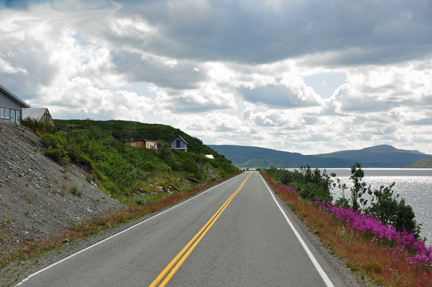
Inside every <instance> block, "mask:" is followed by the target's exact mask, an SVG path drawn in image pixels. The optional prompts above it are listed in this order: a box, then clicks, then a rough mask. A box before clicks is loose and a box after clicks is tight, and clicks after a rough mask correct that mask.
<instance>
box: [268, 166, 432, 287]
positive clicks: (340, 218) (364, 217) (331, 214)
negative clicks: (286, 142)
mask: <svg viewBox="0 0 432 287" xmlns="http://www.w3.org/2000/svg"><path fill="white" fill-rule="evenodd" d="M261 174H262V175H263V176H264V178H265V179H266V181H267V182H268V183H269V184H270V186H271V187H272V188H273V190H274V191H275V192H276V193H278V194H279V196H280V197H281V198H282V199H283V200H284V201H285V202H286V204H287V205H288V206H289V207H290V208H291V210H293V212H294V213H295V214H297V216H298V217H299V218H300V219H301V220H303V221H304V222H305V224H306V225H307V226H308V227H309V229H310V230H311V231H312V232H313V233H314V234H316V235H318V236H319V237H320V239H321V241H322V242H323V245H324V246H326V247H328V248H330V249H331V253H332V254H335V255H337V256H338V257H340V258H342V259H343V260H344V261H345V263H346V265H347V267H349V268H351V270H353V271H359V272H360V276H361V280H364V279H365V277H368V278H369V279H370V280H372V281H373V282H375V283H376V284H379V285H382V286H432V265H431V261H432V247H430V246H429V247H428V246H426V244H425V241H426V240H425V239H423V240H421V239H420V238H419V233H420V227H421V226H420V225H419V224H417V222H416V221H415V214H414V212H413V210H412V208H411V206H409V205H407V204H406V203H405V200H404V199H400V200H398V197H399V195H396V196H394V195H393V191H392V188H393V186H394V184H392V185H390V186H387V187H385V186H381V187H380V189H379V190H372V189H371V187H370V185H368V184H367V183H366V182H365V181H364V180H363V177H364V172H363V170H362V169H361V165H360V164H359V163H356V164H355V165H354V166H353V167H352V168H351V180H352V183H353V186H352V187H351V189H350V191H351V197H350V198H349V199H348V198H345V196H343V197H342V198H339V199H337V200H335V203H333V202H332V197H331V193H330V189H331V188H332V187H339V188H341V189H342V190H343V193H344V192H345V190H347V186H346V185H343V184H341V182H340V180H338V179H332V178H331V176H329V175H327V173H326V172H325V171H324V172H322V171H320V170H314V171H312V170H311V169H310V167H309V166H308V167H306V168H301V169H300V170H295V171H288V170H282V169H276V168H269V169H264V170H263V171H262V172H261ZM319 177H321V179H319Z"/></svg>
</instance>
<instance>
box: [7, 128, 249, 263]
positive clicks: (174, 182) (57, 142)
mask: <svg viewBox="0 0 432 287" xmlns="http://www.w3.org/2000/svg"><path fill="white" fill-rule="evenodd" d="M76 122H77V121H74V124H73V125H72V124H71V125H72V126H71V125H69V124H68V125H66V126H67V127H68V128H69V129H64V128H63V129H58V128H54V127H51V126H49V125H44V124H43V123H40V122H37V121H34V120H31V119H24V120H22V124H23V125H24V126H26V127H28V128H30V129H31V130H33V131H34V132H35V133H36V134H38V135H39V136H40V137H41V139H42V142H43V143H44V145H45V146H46V149H45V150H44V151H43V153H44V154H45V156H47V157H49V158H51V159H53V160H54V161H56V162H58V163H59V164H60V165H63V166H66V165H67V164H69V163H72V164H76V165H78V166H81V167H82V168H83V169H85V170H86V171H87V172H88V174H87V177H86V178H87V181H88V182H89V184H93V185H97V186H98V187H99V189H101V190H103V191H104V192H106V193H107V194H109V195H110V196H111V197H113V198H116V199H117V200H119V201H120V202H122V203H124V204H125V205H126V206H127V208H125V209H122V210H116V211H111V212H108V213H105V214H100V215H98V216H97V217H95V218H91V219H89V220H85V221H77V222H74V223H73V224H72V226H71V227H70V228H69V229H68V230H65V231H64V232H62V233H60V234H57V235H53V236H51V237H50V238H45V239H27V240H25V241H24V242H22V244H21V248H20V250H17V251H16V252H14V253H12V254H9V255H8V256H5V257H4V258H2V259H1V260H0V268H4V267H6V266H7V265H8V264H9V263H10V262H12V261H14V260H20V261H21V260H24V259H27V258H29V257H34V256H38V255H40V254H41V253H42V252H45V251H48V250H51V249H53V248H55V247H56V246H60V245H62V244H65V243H69V242H71V241H74V240H76V239H79V238H85V237H87V236H90V235H94V234H97V233H99V232H100V231H102V230H105V229H110V228H112V227H115V226H117V225H119V224H121V223H124V222H127V221H130V220H133V219H137V218H140V217H142V216H145V215H147V214H149V213H151V212H155V211H158V210H161V209H163V208H165V207H167V206H170V205H172V204H174V203H176V202H178V201H180V200H183V199H185V198H187V197H190V196H192V195H194V194H196V193H198V192H200V191H201V190H203V189H207V188H209V187H211V186H213V185H215V184H218V183H220V182H222V181H224V180H226V179H228V178H230V177H231V176H233V175H235V174H238V173H240V172H241V171H240V170H239V169H238V168H237V167H235V166H234V165H232V164H231V162H230V161H228V160H227V159H226V158H225V157H224V156H223V155H219V154H218V153H217V152H215V151H213V150H212V149H210V148H209V147H207V146H205V145H203V144H202V142H201V141H199V140H198V139H194V138H191V137H190V136H188V135H184V133H183V134H182V137H183V136H184V138H188V139H189V140H190V142H193V143H194V144H193V145H192V146H193V147H194V148H193V149H189V151H188V152H181V151H177V150H172V149H171V148H170V144H169V143H168V142H167V141H164V140H163V139H162V140H160V141H159V142H158V150H157V151H155V150H150V149H146V148H136V147H130V146H127V145H125V144H124V142H122V141H120V140H119V139H118V138H115V137H114V136H113V133H112V130H106V129H105V127H104V125H99V124H100V123H103V122H96V123H98V124H88V122H93V121H82V122H83V123H86V124H85V125H77V123H76ZM56 123H57V121H56ZM63 123H64V122H63ZM122 124H124V125H127V126H128V125H129V124H130V123H129V122H122ZM157 127H161V128H163V129H164V131H165V132H167V131H170V133H172V134H174V136H173V137H172V138H174V137H175V136H176V135H177V134H179V133H180V132H179V130H176V129H174V128H172V127H168V126H163V125H157ZM139 138H142V139H145V138H147V139H148V138H152V137H151V136H146V135H145V134H144V135H143V134H141V135H139ZM165 138H168V137H165ZM152 139H153V138H152ZM205 154H212V155H213V156H214V159H209V158H207V157H206V156H205ZM200 167H201V168H200ZM65 170H66V169H65ZM65 176H66V174H65ZM69 191H70V193H71V194H73V195H74V196H77V197H82V195H83V192H82V191H81V190H80V189H79V188H78V187H77V186H72V187H71V188H70V190H69Z"/></svg>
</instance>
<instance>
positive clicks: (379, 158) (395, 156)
mask: <svg viewBox="0 0 432 287" xmlns="http://www.w3.org/2000/svg"><path fill="white" fill-rule="evenodd" d="M315 156H317V157H320V158H341V159H342V158H343V159H350V160H352V161H358V162H361V163H362V167H388V168H389V167H390V168H391V167H393V168H397V167H405V166H408V165H410V164H413V163H415V162H417V161H419V160H421V159H424V158H425V157H427V158H432V155H427V154H424V153H420V152H418V151H409V150H401V149H397V148H394V147H392V146H390V145H378V146H374V147H368V148H364V149H361V150H346V151H338V152H333V153H328V154H317V155H315Z"/></svg>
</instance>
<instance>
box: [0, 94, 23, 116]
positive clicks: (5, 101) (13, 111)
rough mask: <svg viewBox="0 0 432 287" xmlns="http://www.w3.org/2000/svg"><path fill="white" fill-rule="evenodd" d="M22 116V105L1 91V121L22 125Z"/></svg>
mask: <svg viewBox="0 0 432 287" xmlns="http://www.w3.org/2000/svg"><path fill="white" fill-rule="evenodd" d="M7 114H9V118H8V117H7ZM21 115H22V107H21V105H20V104H18V103H17V102H15V101H14V100H12V99H11V98H10V97H9V96H7V95H5V94H4V93H3V92H2V91H0V121H5V122H13V123H17V124H20V119H21Z"/></svg>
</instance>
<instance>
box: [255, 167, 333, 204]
mask: <svg viewBox="0 0 432 287" xmlns="http://www.w3.org/2000/svg"><path fill="white" fill-rule="evenodd" d="M264 171H265V172H266V173H268V174H270V175H271V176H273V178H275V179H276V180H278V181H280V182H282V183H284V184H286V185H289V186H292V187H294V188H295V189H296V190H297V191H299V192H300V196H301V197H303V198H307V199H311V200H317V199H318V198H319V199H320V200H324V201H328V200H329V201H331V200H332V199H333V197H332V196H331V193H330V186H331V183H332V181H331V179H330V176H329V175H328V174H327V171H326V170H324V171H321V170H319V169H317V168H316V169H315V170H312V169H311V167H310V166H309V165H307V166H306V167H300V169H299V170H297V169H296V170H293V171H290V170H286V169H277V168H275V167H271V168H269V169H264Z"/></svg>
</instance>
